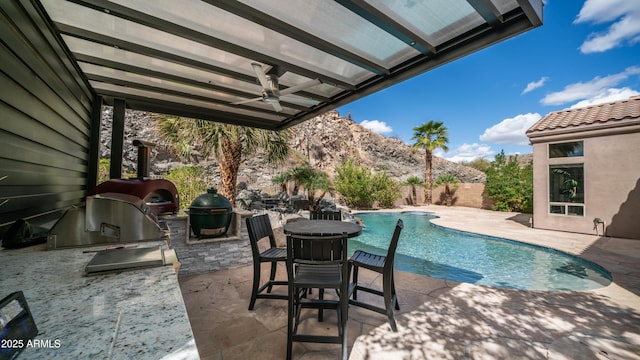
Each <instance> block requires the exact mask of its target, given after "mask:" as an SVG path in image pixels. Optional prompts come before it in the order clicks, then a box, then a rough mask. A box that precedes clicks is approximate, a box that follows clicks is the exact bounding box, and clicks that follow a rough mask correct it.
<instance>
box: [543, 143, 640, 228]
mask: <svg viewBox="0 0 640 360" xmlns="http://www.w3.org/2000/svg"><path fill="white" fill-rule="evenodd" d="M581 136H582V137H581ZM576 140H582V141H584V156H578V157H569V158H551V159H550V158H549V156H548V145H549V144H550V143H559V142H566V141H576ZM580 163H581V164H584V196H585V199H584V216H567V215H558V214H551V213H550V212H549V166H550V165H554V164H580ZM533 167H534V175H533V177H534V199H533V201H534V215H533V225H534V227H536V228H541V229H551V230H561V231H570V232H577V233H585V234H596V230H595V229H594V219H595V218H600V219H602V220H603V221H604V222H605V226H606V235H607V236H612V237H622V238H631V239H639V240H640V215H639V214H640V131H636V132H631V133H624V132H623V131H617V132H614V131H612V130H609V132H602V133H601V134H593V133H588V132H585V133H580V132H578V133H575V134H574V135H573V136H571V137H567V136H565V137H563V138H555V139H554V138H549V139H546V140H543V141H540V142H536V143H534V144H533ZM598 231H599V234H600V235H602V225H600V226H599V227H598Z"/></svg>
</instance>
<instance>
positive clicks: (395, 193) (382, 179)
mask: <svg viewBox="0 0 640 360" xmlns="http://www.w3.org/2000/svg"><path fill="white" fill-rule="evenodd" d="M333 182H334V186H335V189H336V191H338V192H339V193H340V194H341V195H342V196H343V197H344V199H345V202H346V203H347V206H349V207H352V208H356V209H367V208H371V207H373V203H374V202H375V201H377V202H378V204H379V205H380V206H381V207H393V203H394V202H395V201H396V200H398V199H399V198H401V197H402V191H401V190H400V185H399V184H398V183H397V182H396V181H395V180H393V179H392V178H391V177H390V176H389V174H387V172H386V171H382V172H379V173H376V174H372V173H371V170H370V169H369V168H367V167H365V166H361V165H357V164H356V163H355V161H354V160H353V159H349V160H346V161H343V162H342V163H341V164H340V165H339V166H338V167H337V168H336V176H335V178H334V181H333Z"/></svg>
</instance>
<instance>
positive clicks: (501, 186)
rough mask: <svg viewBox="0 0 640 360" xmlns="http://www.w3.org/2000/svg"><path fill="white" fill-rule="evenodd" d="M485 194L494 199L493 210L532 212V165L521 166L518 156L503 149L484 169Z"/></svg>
mask: <svg viewBox="0 0 640 360" xmlns="http://www.w3.org/2000/svg"><path fill="white" fill-rule="evenodd" d="M486 173H487V181H486V183H485V189H486V192H487V196H488V197H489V198H490V199H492V200H493V201H495V205H494V206H493V210H497V211H516V212H526V213H531V212H533V165H532V164H531V163H529V164H527V165H525V166H523V167H521V166H520V165H519V164H518V156H510V157H508V158H507V156H506V155H505V154H504V150H503V151H501V152H500V154H498V155H496V158H495V160H494V161H493V162H491V165H490V166H489V168H488V169H487V171H486Z"/></svg>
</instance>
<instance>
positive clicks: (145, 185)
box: [47, 140, 180, 249]
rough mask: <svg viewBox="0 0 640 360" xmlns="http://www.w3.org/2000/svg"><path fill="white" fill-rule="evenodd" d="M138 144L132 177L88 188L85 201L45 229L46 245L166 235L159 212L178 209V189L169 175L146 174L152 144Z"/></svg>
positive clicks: (86, 243)
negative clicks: (151, 177) (136, 160)
mask: <svg viewBox="0 0 640 360" xmlns="http://www.w3.org/2000/svg"><path fill="white" fill-rule="evenodd" d="M133 145H135V146H137V147H138V169H137V170H138V174H137V178H135V179H111V180H108V181H105V182H103V183H101V184H99V185H98V186H96V187H94V188H93V189H91V190H90V191H89V192H88V194H87V196H86V198H85V201H84V202H83V203H80V204H77V205H74V206H72V207H71V208H69V209H67V211H66V212H65V213H64V215H63V216H62V217H61V218H60V219H59V220H58V221H57V222H56V224H55V225H54V226H53V228H51V230H50V231H49V235H48V238H47V244H48V248H49V249H57V248H66V247H73V246H90V245H96V244H108V243H118V244H122V243H132V242H138V241H152V240H160V239H162V238H164V237H165V236H166V235H167V232H168V228H167V226H166V223H165V222H164V221H163V220H161V218H159V215H164V214H174V213H177V212H178V211H179V210H180V202H179V197H178V190H177V189H176V187H175V185H174V184H173V183H172V182H171V181H168V180H162V179H149V155H150V150H151V148H152V147H153V146H154V145H153V144H151V143H148V142H144V141H141V140H134V142H133Z"/></svg>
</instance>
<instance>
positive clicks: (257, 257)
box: [246, 214, 288, 310]
mask: <svg viewBox="0 0 640 360" xmlns="http://www.w3.org/2000/svg"><path fill="white" fill-rule="evenodd" d="M246 222H247V232H248V233H249V241H250V242H251V253H252V254H253V285H252V287H251V289H252V290H251V301H250V302H249V310H253V307H254V306H255V304H256V299H281V300H287V299H288V297H287V295H284V294H271V289H272V287H273V286H274V285H287V281H284V280H275V278H276V269H277V265H278V262H286V261H287V249H285V248H279V247H276V239H275V236H274V235H273V229H272V228H271V221H270V220H269V215H267V214H262V215H257V216H253V217H249V218H247V220H246ZM263 239H268V241H269V248H267V249H266V250H264V251H262V252H261V251H260V241H261V240H263ZM262 263H271V273H270V274H269V280H267V281H266V282H265V283H264V284H262V286H260V272H261V265H262ZM265 290H266V292H264V291H265Z"/></svg>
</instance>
